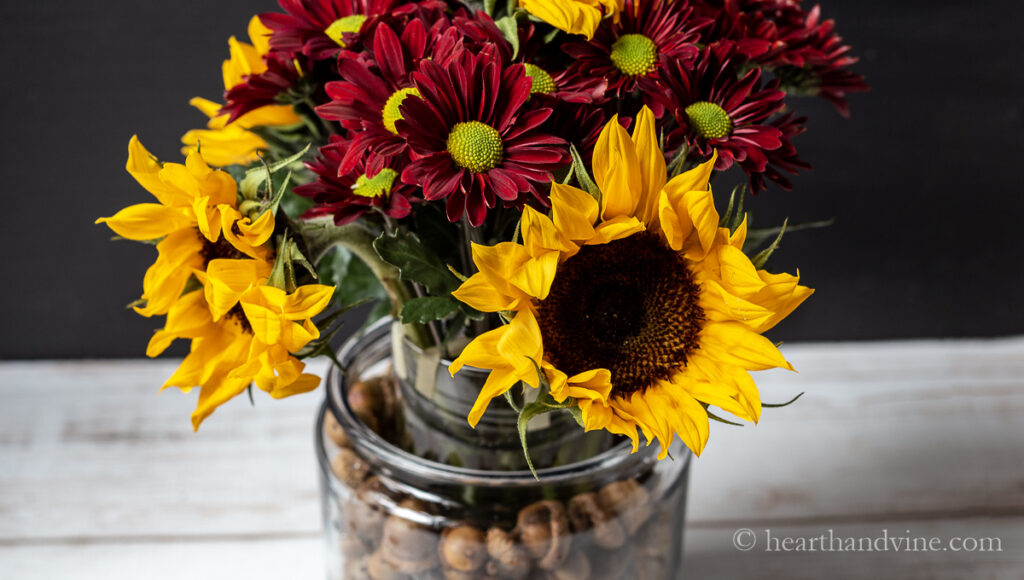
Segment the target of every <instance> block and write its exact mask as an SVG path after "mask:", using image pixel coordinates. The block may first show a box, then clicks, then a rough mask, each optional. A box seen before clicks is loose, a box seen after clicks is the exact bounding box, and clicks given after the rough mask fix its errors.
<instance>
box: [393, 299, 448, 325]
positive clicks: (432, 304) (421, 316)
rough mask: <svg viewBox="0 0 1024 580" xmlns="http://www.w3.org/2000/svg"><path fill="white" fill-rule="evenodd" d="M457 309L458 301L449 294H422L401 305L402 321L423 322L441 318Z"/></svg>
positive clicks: (407, 322)
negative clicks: (420, 296)
mask: <svg viewBox="0 0 1024 580" xmlns="http://www.w3.org/2000/svg"><path fill="white" fill-rule="evenodd" d="M458 311H459V303H458V301H456V300H455V299H454V298H452V297H451V296H424V297H422V298H413V299H411V300H409V301H407V302H406V303H405V304H404V305H403V306H402V322H404V323H406V324H409V323H412V322H419V323H422V324H425V323H427V322H430V321H433V320H442V319H444V318H448V317H449V316H451V315H452V314H455V313H456V312H458Z"/></svg>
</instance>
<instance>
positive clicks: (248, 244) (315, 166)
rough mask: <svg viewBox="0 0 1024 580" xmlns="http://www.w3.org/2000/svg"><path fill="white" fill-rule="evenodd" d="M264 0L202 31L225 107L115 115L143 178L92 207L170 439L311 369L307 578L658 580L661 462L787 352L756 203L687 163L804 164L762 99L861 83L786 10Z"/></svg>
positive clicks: (785, 292)
mask: <svg viewBox="0 0 1024 580" xmlns="http://www.w3.org/2000/svg"><path fill="white" fill-rule="evenodd" d="M280 4H281V8H282V12H280V13H268V14H260V15H258V16H256V17H253V18H252V20H251V21H250V23H249V30H248V36H249V42H248V43H246V42H243V41H239V40H237V39H236V38H234V37H232V38H231V39H230V40H229V47H230V58H229V59H228V60H226V61H224V64H223V76H224V88H225V92H224V96H223V102H214V101H210V100H206V99H202V98H195V99H193V100H192V105H193V106H195V107H196V108H197V109H199V110H200V111H201V112H202V113H204V114H205V115H206V116H207V117H208V118H209V120H208V121H207V123H206V126H205V127H204V128H202V129H196V130H192V131H188V132H187V133H186V134H185V135H184V137H183V138H182V141H183V143H184V147H183V154H184V155H185V162H184V164H179V163H172V162H166V163H165V162H161V161H158V160H157V159H155V158H154V157H153V156H152V155H151V154H150V153H149V152H148V151H147V150H146V149H145V148H144V147H143V145H142V144H141V142H140V141H139V140H138V138H135V137H133V138H132V139H131V142H130V143H129V157H128V164H127V170H128V172H129V173H130V174H131V175H132V176H133V177H134V178H135V179H136V180H137V181H138V182H139V184H140V185H142V186H143V188H145V189H146V190H147V191H149V193H151V194H152V195H153V196H154V197H155V198H156V202H155V203H154V202H149V203H141V204H138V205H133V206H130V207H128V208H125V209H123V210H121V211H120V212H118V213H117V214H115V215H113V216H112V217H108V218H101V219H100V220H98V221H100V222H103V223H105V224H106V225H107V226H109V227H110V228H111V229H112V230H113V231H114V232H115V233H116V234H117V235H118V236H120V237H123V238H127V239H131V240H137V241H142V242H146V243H150V244H154V245H155V246H156V249H157V258H156V261H155V262H154V263H153V265H152V266H151V267H150V268H149V270H148V271H147V272H146V274H145V277H144V279H143V292H142V296H141V298H140V299H139V300H138V301H136V302H135V303H133V305H132V306H133V307H134V309H135V310H136V312H138V313H139V314H141V315H143V316H166V319H165V322H164V326H163V328H162V329H160V330H158V331H156V333H155V334H154V335H153V338H152V339H151V340H150V343H149V346H148V347H147V350H146V353H147V355H149V356H157V355H159V354H160V353H161V352H163V351H164V350H165V349H166V348H167V347H168V346H169V345H170V344H171V343H172V342H174V341H175V340H177V339H187V340H189V341H191V348H190V351H189V353H188V354H187V356H185V358H184V360H183V362H182V364H181V366H180V367H179V368H178V370H177V372H175V373H174V374H173V376H171V377H170V378H169V379H168V380H167V382H166V383H165V385H164V387H165V388H166V387H172V386H173V387H178V388H180V389H182V390H185V391H189V390H190V389H193V388H199V397H198V404H197V407H196V410H195V412H194V413H193V415H192V424H193V427H194V428H196V429H198V427H199V425H200V423H201V422H202V421H204V420H205V419H206V418H207V417H209V416H210V414H211V413H213V412H214V410H215V409H216V408H217V407H218V406H219V405H221V404H223V403H225V402H227V401H228V400H230V399H232V398H234V397H236V396H238V395H240V394H242V393H245V392H247V391H248V392H249V394H250V397H252V388H253V385H255V386H256V387H257V388H258V389H260V390H263V391H265V392H267V393H269V394H270V395H271V396H272V397H275V398H279V397H285V396H289V395H293V394H298V393H303V392H307V391H310V390H312V389H314V388H316V387H317V386H318V385H319V383H320V378H319V377H317V376H315V375H313V374H310V373H307V372H305V370H306V369H305V363H304V362H302V361H303V359H306V358H308V357H313V356H327V357H331V358H332V359H333V360H334V362H335V363H337V366H336V367H335V370H333V371H332V373H331V375H330V377H329V379H328V391H329V392H328V397H327V398H328V403H329V409H326V410H325V411H323V412H322V413H321V416H320V422H319V423H318V425H319V428H320V431H319V433H320V435H319V437H318V440H317V445H318V451H319V453H320V455H321V459H322V463H323V465H324V473H323V487H324V501H325V503H324V506H325V517H326V519H325V521H326V522H327V541H328V547H329V553H330V554H332V557H331V558H330V559H329V561H330V566H331V572H330V573H331V575H332V577H334V576H338V577H340V576H343V575H344V576H346V577H370V578H406V577H409V578H412V577H416V578H419V577H435V576H436V577H447V578H453V577H454V578H472V577H494V578H506V577H507V578H523V577H528V576H537V577H539V576H541V575H545V574H546V575H549V576H550V577H559V578H561V577H571V578H589V577H592V578H617V577H620V576H619V575H621V574H626V575H630V574H634V573H636V570H637V569H642V570H644V573H643V574H642V577H645V578H647V577H651V578H654V577H671V576H673V575H674V574H676V571H677V570H678V566H679V553H680V552H681V549H680V546H681V545H680V542H681V532H682V529H681V528H682V524H681V521H682V509H683V506H684V504H685V485H686V479H685V476H686V473H687V466H688V459H689V457H688V454H689V453H690V452H691V451H692V452H693V453H694V454H697V455H699V454H700V453H701V451H702V450H703V449H704V446H705V444H706V443H707V440H708V434H709V423H710V421H711V420H715V421H720V422H723V423H733V421H732V419H725V418H723V417H722V416H720V414H721V415H724V414H726V413H728V414H730V415H732V416H733V417H734V418H736V419H738V420H743V421H751V422H757V421H758V419H759V417H760V414H761V410H762V408H764V407H768V406H770V405H768V404H764V403H762V402H761V399H760V397H759V395H758V391H757V388H756V386H755V384H754V381H753V379H752V378H751V375H750V372H751V371H758V370H764V369H770V368H777V367H781V368H786V369H792V368H793V367H792V366H791V365H790V363H789V362H788V361H786V359H785V358H783V356H782V355H781V354H780V352H779V351H778V349H777V348H776V346H775V344H774V343H773V342H772V341H771V340H769V339H768V338H766V337H765V336H764V335H763V334H764V333H765V332H766V331H768V330H769V329H771V328H772V327H773V326H775V325H776V324H777V323H778V322H779V321H781V320H782V319H784V318H785V317H786V316H788V315H789V314H790V313H791V312H792V311H793V310H794V309H795V308H796V307H797V306H799V305H800V304H801V303H802V302H803V301H804V300H805V299H807V297H809V296H810V295H811V293H812V292H813V291H812V290H811V289H810V288H808V287H806V286H803V285H801V284H800V280H799V277H798V276H795V275H790V274H786V273H771V272H770V271H769V270H768V269H767V263H768V260H769V259H770V257H771V256H772V254H773V252H774V251H775V250H776V248H777V247H778V245H779V241H780V240H781V238H782V236H783V234H784V233H785V231H786V224H783V225H781V226H780V227H777V228H768V229H759V230H755V229H752V228H750V227H749V219H748V212H745V211H744V210H743V201H744V196H745V195H747V193H746V191H745V189H747V187H741V188H737V189H735V190H733V191H732V192H731V195H728V196H720V197H719V199H718V200H717V201H718V203H716V199H715V196H714V194H713V193H712V188H711V181H712V179H713V178H714V177H715V176H716V175H717V174H719V173H720V172H724V171H730V170H732V171H737V172H739V171H742V172H743V173H744V174H745V175H746V181H747V182H748V183H749V191H750V192H751V193H754V194H756V193H758V192H760V191H762V190H764V189H766V187H767V186H768V184H769V183H774V184H777V185H778V186H781V187H783V188H786V189H789V188H790V187H791V183H790V181H789V176H790V175H792V174H795V173H796V172H797V171H799V170H803V169H807V168H809V165H808V164H806V163H805V162H804V161H802V160H801V159H800V157H799V156H798V154H797V150H796V147H795V145H794V138H795V137H796V136H797V135H799V134H800V133H802V132H803V131H804V128H805V123H806V121H807V120H806V118H804V117H800V116H797V115H796V114H794V113H793V112H791V111H789V110H788V104H789V102H790V101H791V99H792V98H793V97H795V96H801V95H810V96H818V97H821V98H824V99H826V100H828V101H829V102H831V103H833V104H834V105H835V106H836V108H837V109H838V110H839V111H840V112H841V113H842V114H844V115H845V114H847V105H846V100H845V97H846V95H847V94H848V93H850V92H855V91H862V90H865V89H866V85H865V84H864V81H863V79H862V78H861V77H860V76H858V75H856V74H854V73H853V72H851V71H850V70H849V67H850V65H851V64H852V63H854V62H855V59H853V58H852V57H851V56H850V55H849V53H848V51H849V48H848V47H847V46H845V45H843V44H842V41H841V39H840V38H839V37H838V36H837V35H836V33H835V31H834V28H833V23H832V21H830V20H822V19H821V16H820V10H819V8H818V7H814V8H813V9H811V10H806V9H805V8H804V7H803V6H801V4H800V2H799V0H519V2H516V1H515V0H510V1H509V2H508V3H505V2H501V3H498V2H495V1H494V0H484V1H483V2H482V3H478V2H474V1H467V2H460V1H457V0H419V1H406V0H280ZM734 168H737V169H734ZM720 208H721V210H720ZM362 304H366V305H367V306H365V307H363V308H361V309H360V310H358V312H360V313H363V314H365V315H366V317H367V323H368V326H367V327H364V330H363V331H361V332H360V334H359V336H360V338H356V339H353V341H350V343H349V344H348V345H347V346H346V347H345V348H344V349H343V350H342V351H341V352H340V353H338V352H336V350H335V348H334V346H332V338H333V337H335V336H336V334H337V333H338V331H339V329H340V327H341V326H340V320H341V319H342V315H343V314H344V313H345V312H346V310H348V309H349V308H351V307H353V306H355V305H362ZM370 304H373V306H372V308H371V306H370ZM349 318H351V315H350V316H349ZM375 321H378V322H375ZM495 399H499V400H498V401H494V400H495ZM648 446H651V447H648ZM669 457H671V458H672V460H667V458H669ZM661 460H666V461H661ZM655 504H657V505H658V506H659V509H658V510H654V509H653V507H652V506H653V505H655ZM655 511H657V512H658V513H655Z"/></svg>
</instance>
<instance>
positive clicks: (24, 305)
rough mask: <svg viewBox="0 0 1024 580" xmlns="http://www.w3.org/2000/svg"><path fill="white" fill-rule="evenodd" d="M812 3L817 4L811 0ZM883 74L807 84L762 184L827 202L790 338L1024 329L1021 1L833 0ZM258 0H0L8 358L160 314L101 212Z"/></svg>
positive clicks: (167, 148) (80, 351)
mask: <svg viewBox="0 0 1024 580" xmlns="http://www.w3.org/2000/svg"><path fill="white" fill-rule="evenodd" d="M808 3H809V2H808ZM822 3H823V4H824V13H825V16H826V17H831V18H835V19H836V20H837V21H838V25H839V31H840V33H841V34H842V35H843V36H844V37H845V39H846V40H847V41H848V42H849V43H851V44H852V45H853V46H854V47H855V54H857V55H859V56H860V57H861V59H862V60H861V62H860V63H859V64H858V65H856V70H857V71H859V72H861V73H864V74H866V75H867V78H868V81H869V82H870V83H871V85H872V87H873V91H872V92H870V93H867V94H865V95H856V96H854V97H853V98H852V108H853V117H852V119H851V120H844V119H842V118H841V117H840V116H839V115H838V114H837V113H836V112H835V111H833V110H832V109H831V107H830V106H828V105H826V104H824V103H818V102H815V101H806V102H803V101H801V102H799V105H798V106H799V108H800V110H801V111H802V112H805V113H807V114H809V115H810V116H811V122H810V130H809V131H808V133H806V134H805V135H802V136H800V137H798V138H797V141H796V143H797V146H798V148H799V149H800V151H801V154H802V156H803V157H804V158H805V159H807V160H808V161H810V162H811V163H812V164H813V165H814V166H815V168H814V170H813V171H811V172H809V173H805V174H802V175H800V176H798V177H797V178H796V179H795V185H796V189H795V191H794V192H784V191H779V190H769V191H768V192H766V193H762V194H761V195H760V196H758V197H757V198H756V199H755V200H753V206H754V210H755V217H756V221H757V223H758V224H760V225H768V224H775V223H776V222H778V221H781V219H782V218H783V217H785V216H789V217H790V218H791V220H792V221H794V222H803V221H812V220H819V219H823V218H829V217H835V218H836V219H837V221H836V224H835V225H834V226H833V227H831V228H829V229H827V230H816V231H810V232H800V233H795V234H793V235H792V236H791V237H789V238H788V239H787V240H786V241H785V243H784V247H783V248H782V251H781V252H780V253H779V254H778V255H777V258H776V259H777V261H776V262H775V266H776V267H780V268H785V269H786V270H788V271H792V270H794V269H795V268H797V267H799V268H800V271H801V273H802V274H803V276H804V281H805V282H806V283H807V284H810V285H811V286H813V287H815V288H817V289H818V293H817V294H816V295H815V296H814V297H812V298H811V300H810V301H809V302H808V303H806V304H805V305H804V306H803V307H802V308H801V309H799V310H798V311H797V312H796V313H795V314H794V315H793V316H792V317H791V319H790V320H788V321H786V322H785V323H784V324H783V325H782V326H780V327H779V329H778V330H777V331H775V332H774V334H773V337H774V338H776V339H785V340H787V341H797V340H849V339H884V338H904V337H936V336H939V337H947V336H997V335H1005V334H1012V333H1020V332H1022V331H1024V311H1022V309H1021V308H1020V307H1018V306H1016V301H1017V300H1018V299H1019V297H1020V296H1021V295H1024V270H1022V268H1021V264H1022V260H1024V242H1022V234H1021V226H1022V225H1024V218H1022V215H1024V213H1022V209H1024V200H1022V191H1021V187H1020V186H1021V179H1020V177H1019V176H1020V171H1021V168H1020V165H1019V164H1020V163H1021V158H1022V153H1024V152H1022V147H1021V142H1022V139H1021V130H1022V128H1024V127H1022V111H1021V106H1022V104H1021V103H1022V98H1024V73H1022V72H1021V68H1020V66H1019V63H1021V62H1024V47H1022V43H1021V41H1020V40H1019V36H1018V35H1019V23H1020V22H1022V21H1024V5H1021V4H1019V3H1009V2H1005V1H998V2H997V1H996V0H976V1H974V2H955V3H950V5H947V6H944V5H942V4H941V3H936V2H934V1H929V2H925V1H920V0H914V1H909V0H902V1H900V2H891V1H888V0H823V2H822ZM274 8H275V6H274V4H273V2H271V1H269V0H260V1H251V0H218V1H216V2H205V1H204V2H199V1H195V0H180V1H178V2H173V3H171V2H139V1H137V0H107V1H105V2H97V1H89V2H81V1H80V0H76V1H70V0H49V1H44V2H13V1H12V0H4V4H3V8H2V9H0V11H2V12H0V47H2V58H0V82H2V91H0V128H2V129H3V135H2V136H0V169H2V171H0V186H2V192H3V207H4V210H3V227H2V228H0V256H2V261H0V272H2V275H0V276H2V277H0V280H2V282H3V283H2V285H0V305H2V306H0V308H2V310H0V314H2V318H0V320H2V323H0V324H2V328H3V332H2V338H0V358H39V357H137V356H142V354H143V353H144V351H145V344H146V341H147V340H148V337H149V335H150V334H151V333H152V330H153V328H154V327H156V326H158V325H159V322H160V320H159V319H156V320H147V319H143V318H141V317H138V316H136V315H135V314H134V313H132V312H131V311H127V310H125V308H124V305H125V304H126V303H127V302H129V301H131V300H132V299H134V298H136V297H137V295H138V293H139V292H140V287H141V280H142V273H143V271H144V270H145V268H146V267H147V266H148V265H149V263H150V262H151V261H152V259H153V258H154V257H155V251H154V250H153V249H152V248H149V247H146V246H143V245H138V244H133V243H128V242H118V243H111V242H109V241H108V240H109V237H110V234H109V231H108V230H107V229H106V228H104V227H100V226H94V225H92V222H93V220H94V219H95V218H96V217H97V216H100V215H111V214H113V213H114V212H115V211H116V210H118V209H120V208H122V207H124V206H126V205H129V204H131V203H137V202H140V201H142V200H144V199H145V198H146V196H147V194H146V193H145V192H144V191H143V190H142V189H140V188H139V187H138V186H137V185H136V184H135V182H134V181H133V180H132V179H131V177H130V176H128V174H127V173H125V172H124V161H125V158H126V155H127V144H128V138H129V137H130V136H131V135H132V134H133V133H138V134H139V135H140V137H141V138H142V140H143V142H144V143H145V144H146V146H147V147H149V148H150V149H151V150H152V151H153V152H154V153H155V154H156V155H157V156H159V157H161V158H163V159H168V160H172V159H178V152H177V149H178V145H177V144H178V139H179V138H180V136H181V134H182V133H183V132H184V131H185V130H187V129H189V128H192V127H195V126H199V125H200V124H202V123H203V121H204V119H203V117H202V116H201V114H199V113H198V112H196V111H194V110H192V109H191V108H190V107H188V106H187V101H188V99H189V98H190V97H192V96H196V95H202V96H206V97H209V98H217V97H218V96H219V94H220V87H221V79H220V61H221V60H222V59H223V58H225V57H226V55H227V45H226V39H227V37H228V36H229V35H231V34H235V35H239V36H243V35H244V34H245V25H246V22H247V21H248V18H249V15H250V14H252V13H254V12H257V11H265V10H272V9H274Z"/></svg>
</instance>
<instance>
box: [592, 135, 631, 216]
mask: <svg viewBox="0 0 1024 580" xmlns="http://www.w3.org/2000/svg"><path fill="white" fill-rule="evenodd" d="M618 119H619V118H618V116H617V115H615V116H613V117H612V119H611V120H610V121H608V123H607V124H606V125H605V126H604V129H602V130H601V135H600V136H598V138H597V145H595V146H594V160H593V168H594V181H596V182H597V186H598V187H599V188H600V189H601V206H602V208H601V217H602V219H605V220H610V219H613V218H616V217H619V216H632V215H633V214H634V211H635V210H636V206H637V203H638V202H639V201H640V193H641V188H642V186H643V180H642V177H641V170H640V162H639V160H638V159H637V156H636V147H634V145H633V141H632V140H631V139H630V136H629V133H628V132H626V130H625V129H624V128H623V127H622V125H620V124H619V120H618Z"/></svg>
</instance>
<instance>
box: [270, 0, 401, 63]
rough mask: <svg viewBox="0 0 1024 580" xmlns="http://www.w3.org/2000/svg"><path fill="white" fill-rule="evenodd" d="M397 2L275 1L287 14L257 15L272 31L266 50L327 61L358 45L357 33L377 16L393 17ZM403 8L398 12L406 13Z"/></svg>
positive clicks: (341, 0) (371, 0)
mask: <svg viewBox="0 0 1024 580" xmlns="http://www.w3.org/2000/svg"><path fill="white" fill-rule="evenodd" d="M396 2H397V0H278V4H280V5H281V8H282V9H283V10H284V11H285V12H286V13H287V14H279V13H276V12H268V13H264V14H260V21H261V22H263V25H264V26H266V27H267V28H269V29H271V30H273V31H274V34H273V35H272V36H271V37H270V47H271V49H273V50H277V51H279V52H282V53H284V54H286V55H287V56H288V58H292V57H294V56H296V55H297V54H299V53H301V54H304V55H306V56H308V57H310V58H312V59H314V60H321V59H326V58H330V57H332V56H334V55H336V54H338V51H340V50H341V49H342V48H347V47H351V46H353V45H354V44H355V43H356V42H358V39H359V35H360V32H361V31H363V30H364V29H366V27H367V26H369V25H372V23H373V22H374V21H375V20H376V19H377V18H378V17H380V16H381V15H383V14H389V13H392V14H393V13H395V10H393V8H394V6H395V4H396ZM412 8H414V5H412V4H407V5H405V6H402V7H401V8H399V9H398V10H401V11H408V10H410V9H412Z"/></svg>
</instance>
